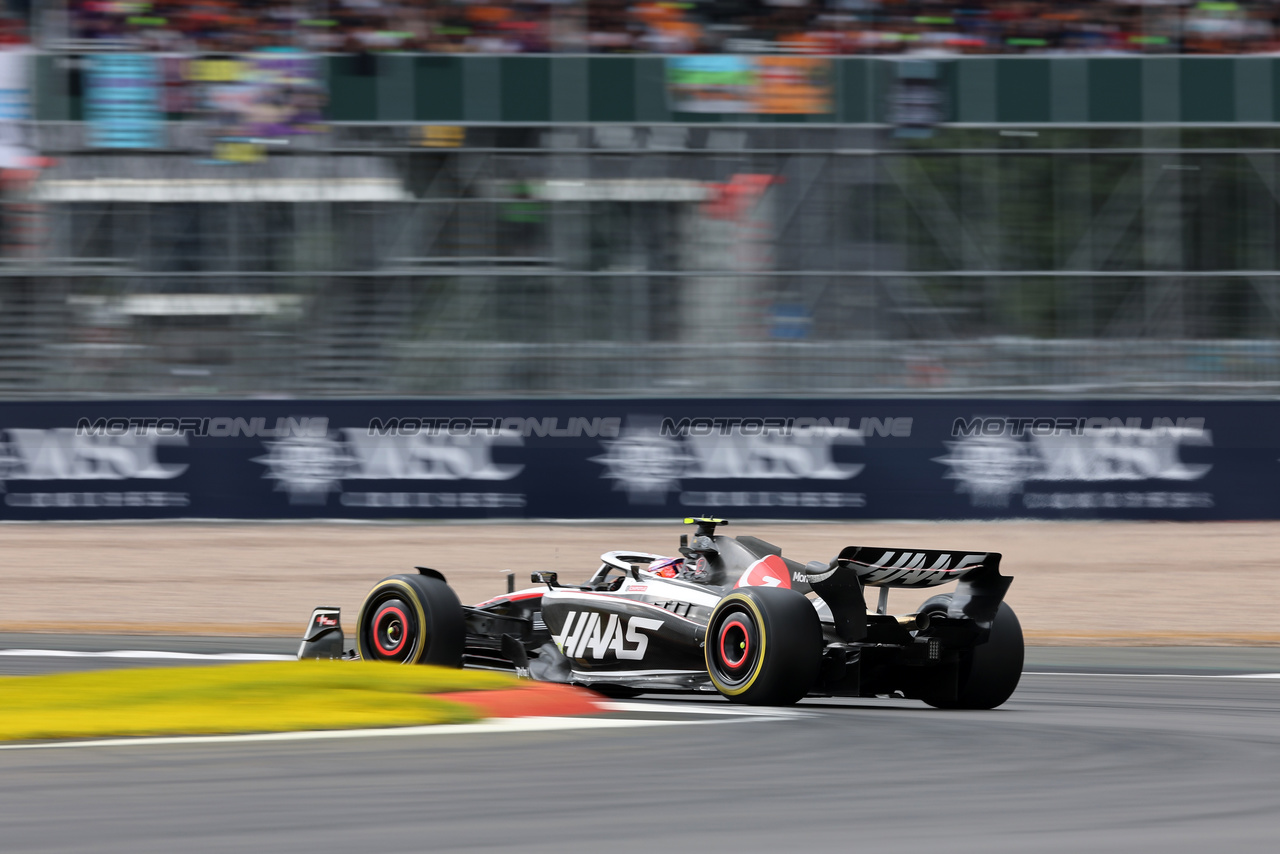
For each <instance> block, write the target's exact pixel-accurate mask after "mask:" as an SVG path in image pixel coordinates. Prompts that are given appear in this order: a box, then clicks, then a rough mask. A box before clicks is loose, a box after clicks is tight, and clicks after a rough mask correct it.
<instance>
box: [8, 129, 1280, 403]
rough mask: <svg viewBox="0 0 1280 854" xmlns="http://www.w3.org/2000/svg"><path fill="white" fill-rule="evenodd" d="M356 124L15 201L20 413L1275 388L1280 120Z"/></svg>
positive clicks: (1279, 328)
mask: <svg viewBox="0 0 1280 854" xmlns="http://www.w3.org/2000/svg"><path fill="white" fill-rule="evenodd" d="M430 130H431V129H424V128H423V127H422V126H421V125H417V124H394V123H384V124H377V125H359V124H337V125H334V126H332V127H331V128H330V130H329V131H328V132H326V133H323V134H319V135H316V136H314V137H309V138H307V139H305V140H302V141H301V144H298V145H295V146H293V147H290V148H289V149H287V150H280V151H273V152H272V153H271V154H270V155H269V156H268V157H267V158H266V159H265V160H262V161H261V162H256V163H244V164H235V165H228V164H225V163H209V162H203V161H202V159H201V158H202V155H201V153H200V145H199V139H198V136H199V135H198V134H197V133H195V132H194V131H189V130H188V129H183V128H178V127H175V128H173V129H172V132H171V133H170V138H171V140H172V145H171V147H170V148H169V149H167V150H163V151H148V152H139V151H123V152H111V153H104V152H102V151H100V150H95V149H92V148H89V147H88V146H87V145H86V143H85V137H84V127H83V125H82V124H81V123H79V122H36V123H31V125H30V127H29V133H30V135H31V139H33V140H34V143H33V144H34V145H35V147H36V148H37V149H38V150H39V151H41V152H42V153H43V154H45V155H47V156H48V157H50V158H52V159H53V160H54V164H53V165H51V166H49V167H48V168H46V169H44V170H43V171H42V173H41V174H40V175H39V176H38V177H34V178H32V179H31V180H13V181H6V182H5V183H4V185H3V186H0V191H2V194H3V195H2V203H3V210H2V211H0V214H2V215H0V252H2V256H3V257H2V258H0V396H4V397H6V398H21V397H38V396H49V397H62V398H65V397H69V396H86V395H105V396H134V395H141V396H166V395H183V396H192V395H287V396H296V397H305V396H327V395H343V396H351V395H512V394H528V395H586V394H628V395H632V394H644V395H649V394H653V395H693V394H696V395H757V394H769V395H777V394H831V395H847V394H860V395H874V394H920V393H930V394H947V393H952V394H971V395H972V394H1034V393H1054V392H1061V393H1067V392H1069V393H1073V394H1081V393H1088V394H1184V393H1205V394H1219V395H1221V394H1240V395H1259V394H1272V393H1274V392H1276V391H1277V390H1280V130H1277V129H1276V128H1275V127H1274V126H1271V125H1266V126H1252V127H1251V126H1235V127H1231V128H1220V127H1219V128H1215V127H1204V126H1193V125H1178V124H1170V125H1151V124H1146V125H1115V126H1098V125H1088V126H1084V125H1082V126H1063V125H1061V124H1059V125H1055V126H1052V127H1048V126H1036V125H1028V126H1025V127H1009V126H1008V125H1000V126H996V125H990V126H987V125H964V124H956V125H947V126H943V127H940V128H938V129H937V130H936V131H935V132H934V133H933V134H932V135H931V136H928V137H926V138H901V137H899V136H897V135H895V131H894V129H893V128H892V127H888V126H870V125H868V126H848V125H821V124H773V125H760V124H751V125H746V124H744V125H733V124H716V125H679V124H662V125H639V124H606V125H573V124H541V125H528V126H511V125H501V126H497V125H493V126H486V125H483V124H476V125H465V126H457V127H455V128H452V129H448V130H447V132H444V133H435V135H432V133H429V132H428V131H430Z"/></svg>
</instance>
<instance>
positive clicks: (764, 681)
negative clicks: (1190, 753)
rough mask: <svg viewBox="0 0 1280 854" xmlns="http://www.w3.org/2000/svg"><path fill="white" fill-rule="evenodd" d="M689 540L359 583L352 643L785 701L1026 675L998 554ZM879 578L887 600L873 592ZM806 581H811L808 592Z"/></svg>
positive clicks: (963, 704) (985, 684)
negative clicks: (592, 564)
mask: <svg viewBox="0 0 1280 854" xmlns="http://www.w3.org/2000/svg"><path fill="white" fill-rule="evenodd" d="M685 522H686V524H691V525H695V526H696V528H695V531H694V534H693V539H692V542H689V538H688V536H682V537H681V538H680V549H679V550H680V555H681V556H680V557H664V556H663V555H657V554H650V553H648V552H636V551H611V552H606V553H605V554H604V555H602V556H601V563H600V567H599V568H598V569H597V570H596V571H595V572H594V573H593V574H592V575H591V577H590V578H588V579H587V580H586V582H585V583H583V584H562V583H561V582H560V580H559V578H558V576H557V574H556V573H554V572H534V573H533V575H532V580H533V582H534V584H535V585H536V586H535V587H531V588H528V589H525V590H513V589H511V588H512V587H513V586H514V585H513V584H511V576H508V593H507V594H506V595H504V596H498V597H496V598H493V599H490V600H488V601H486V602H481V603H480V604H479V605H476V606H474V607H464V606H463V605H461V604H460V603H459V601H458V597H457V596H456V595H455V594H454V592H453V590H452V589H450V587H449V586H448V584H446V583H445V579H444V576H443V575H442V574H441V573H440V572H438V571H436V570H434V569H430V568H427V567H417V569H418V574H417V575H393V576H391V577H390V578H385V579H383V580H382V581H380V582H379V583H378V584H377V585H376V586H375V587H374V588H373V590H372V591H370V593H369V595H368V596H367V597H365V600H364V604H363V605H362V606H361V608H360V615H359V618H358V619H357V621H356V654H357V655H358V657H360V658H362V659H366V660H373V661H393V662H402V663H405V664H417V663H425V664H439V665H446V666H450V667H459V666H461V667H474V668H486V669H501V670H511V671H515V672H516V673H518V674H520V675H523V676H529V677H531V678H533V679H538V680H543V681H549V682H563V683H571V684H575V685H584V686H587V687H589V688H592V689H594V690H597V691H599V692H601V693H604V694H607V695H610V696H614V697H630V696H635V695H637V694H642V693H659V692H683V693H695V692H719V693H720V694H723V695H724V696H725V697H728V698H729V699H730V700H733V701H736V702H740V703H751V704H756V705H785V704H790V703H794V702H796V701H797V700H800V699H801V698H803V697H805V696H809V695H815V696H839V697H872V696H899V697H911V698H918V699H920V700H923V701H924V702H926V703H928V704H929V705H931V706H937V707H939V708H955V709H990V708H994V707H996V706H999V705H1000V704H1001V703H1003V702H1004V701H1005V700H1007V699H1008V698H1009V696H1010V695H1011V694H1012V693H1013V691H1014V688H1016V687H1017V685H1018V679H1019V677H1020V676H1021V674H1022V656H1023V644H1022V628H1021V626H1020V625H1019V623H1018V618H1017V617H1016V616H1015V615H1014V613H1013V610H1012V609H1011V608H1010V607H1009V606H1008V605H1007V604H1006V603H1005V602H1004V595H1005V591H1007V590H1008V588H1009V584H1010V582H1011V581H1012V579H1011V578H1009V577H1007V576H1003V575H1001V574H1000V555H998V554H995V553H989V552H968V551H958V550H952V551H946V550H935V549H886V548H871V547H867V546H849V547H847V548H845V549H844V550H843V551H841V552H840V554H839V555H837V556H836V557H835V558H834V559H832V560H831V561H829V562H822V561H814V562H811V563H808V564H801V563H798V562H796V561H794V560H790V559H788V558H785V557H783V556H782V553H781V549H779V548H778V547H777V546H774V545H771V544H769V543H766V542H765V541H763V540H760V539H757V538H755V537H746V536H743V537H727V536H724V535H719V534H716V527H717V526H720V525H726V524H728V523H727V522H726V521H725V520H722V519H711V518H696V519H686V520H685ZM952 581H954V582H957V584H956V588H955V590H954V591H953V592H951V593H945V594H941V595H937V596H934V597H932V598H930V599H928V600H926V601H925V602H924V603H923V604H922V605H921V606H920V607H919V608H918V609H917V610H915V611H914V612H913V613H910V614H905V615H900V616H892V615H890V614H887V613H886V602H887V597H888V591H889V588H891V587H913V588H920V587H934V586H936V585H939V584H945V583H947V582H952ZM867 587H879V588H880V595H879V600H878V607H877V608H876V609H875V611H874V612H869V611H868V608H867V603H866V599H865V598H864V592H865V589H866V588H867ZM809 594H812V595H809ZM298 655H299V657H300V658H337V657H341V656H342V655H343V635H342V628H341V624H340V621H339V614H338V611H337V609H335V608H318V609H316V610H315V612H314V613H313V614H312V619H311V624H310V626H309V627H308V630H307V635H306V638H305V639H304V640H303V643H302V647H301V648H300V650H299V652H298Z"/></svg>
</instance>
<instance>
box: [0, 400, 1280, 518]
mask: <svg viewBox="0 0 1280 854" xmlns="http://www.w3.org/2000/svg"><path fill="white" fill-rule="evenodd" d="M703 512H709V513H719V514H723V515H725V516H727V517H729V518H735V517H738V518H771V519H833V520H848V519H997V518H1012V517H1031V518H1042V519H1076V518H1110V519H1177V520H1201V519H1276V518H1280V403H1272V402H1226V401H1218V402H1213V401H1147V400H1144V401H1119V400H1100V401H1059V400H1052V401H1033V400H905V399H885V400H818V399H814V400H732V399H726V400H712V401H697V400H687V399H673V400H657V399H651V400H576V401H575V400H552V401H538V400H512V401H483V400H453V401H448V400H431V401H365V400H361V401H341V400H324V401H261V400H255V401H213V400H209V401H181V402H166V401H132V402H119V403H110V402H78V403H23V404H16V403H10V404H0V519H9V520H21V519H107V518H221V519H304V518H346V519H385V518H419V519H477V518H561V519H586V518H619V519H623V518H663V517H671V516H683V515H687V514H690V513H703Z"/></svg>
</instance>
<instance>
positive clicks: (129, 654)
mask: <svg viewBox="0 0 1280 854" xmlns="http://www.w3.org/2000/svg"><path fill="white" fill-rule="evenodd" d="M0 656H4V657H9V658H128V659H140V660H147V659H152V660H156V661H166V660H167V661H297V660H298V657H297V656H296V655H276V654H271V653H265V652H165V651H163V650H154V649H112V650H106V651H103V652H80V651H78V650H72V649H0Z"/></svg>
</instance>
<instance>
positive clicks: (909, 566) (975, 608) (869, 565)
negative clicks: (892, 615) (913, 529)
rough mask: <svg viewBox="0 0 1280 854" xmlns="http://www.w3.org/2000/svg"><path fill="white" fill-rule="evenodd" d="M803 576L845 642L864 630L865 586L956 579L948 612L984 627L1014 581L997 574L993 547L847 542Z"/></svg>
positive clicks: (924, 584) (997, 560) (927, 584)
mask: <svg viewBox="0 0 1280 854" xmlns="http://www.w3.org/2000/svg"><path fill="white" fill-rule="evenodd" d="M818 566H821V565H820V564H819V565H818ZM805 580H806V581H807V582H808V584H809V586H810V587H811V588H812V589H813V591H814V592H815V593H817V594H818V596H820V597H821V598H822V600H823V601H824V602H826V603H827V604H828V605H829V606H831V615H832V617H833V618H834V619H835V624H836V632H837V633H838V634H839V635H840V637H841V638H842V639H843V640H846V641H855V640H860V639H862V638H863V637H865V636H866V634H867V602H866V599H865V598H864V596H863V593H862V591H863V588H864V587H868V586H870V587H935V586H937V585H939V584H946V583H948V582H951V581H955V582H957V584H956V589H955V592H954V593H952V595H951V605H950V607H949V609H948V611H947V616H948V617H950V618H955V619H967V620H972V621H973V622H974V623H976V624H977V626H978V628H979V629H982V630H987V629H990V627H991V621H992V620H994V619H995V616H996V610H997V609H998V608H999V607H1000V602H1001V601H1003V599H1004V594H1005V592H1006V591H1007V590H1008V589H1009V585H1010V584H1011V583H1012V582H1013V579H1012V578H1010V577H1008V576H1006V575H1001V574H1000V555H999V554H998V553H996V552H968V551H956V550H942V549H886V548H876V547H873V546H847V547H846V548H844V549H843V550H841V552H840V554H839V555H837V556H836V558H835V559H834V560H832V561H831V563H829V564H827V566H826V568H825V569H819V568H818V567H817V566H814V565H813V564H810V569H809V570H808V572H807V575H806V579H805Z"/></svg>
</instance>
